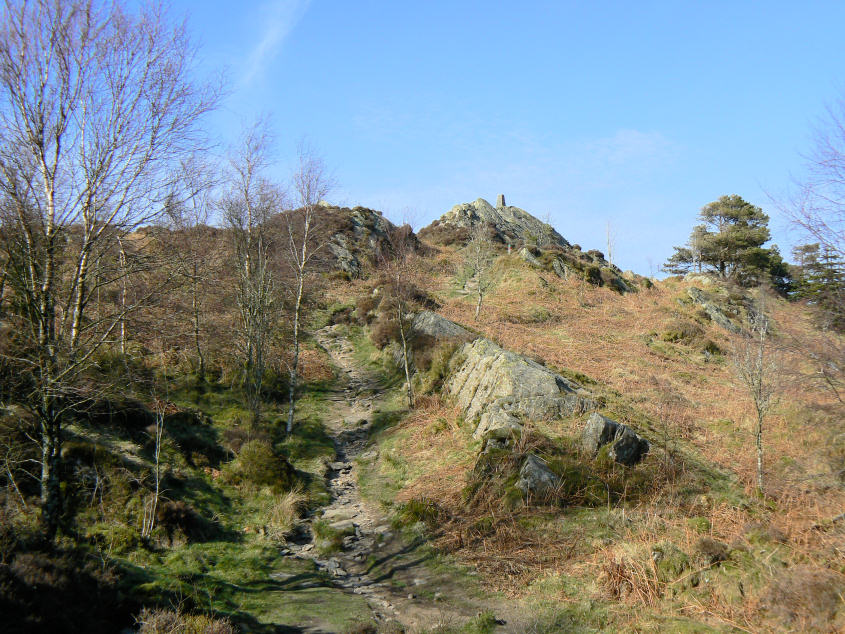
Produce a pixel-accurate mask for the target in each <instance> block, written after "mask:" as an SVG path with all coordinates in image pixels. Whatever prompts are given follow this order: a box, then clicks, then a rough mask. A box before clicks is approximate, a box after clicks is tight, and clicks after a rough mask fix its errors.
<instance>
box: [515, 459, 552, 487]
mask: <svg viewBox="0 0 845 634" xmlns="http://www.w3.org/2000/svg"><path fill="white" fill-rule="evenodd" d="M559 482H560V478H559V477H558V476H557V474H556V473H555V472H554V471H552V470H551V469H549V466H548V465H547V464H546V461H545V460H543V459H542V458H540V457H539V456H535V455H534V454H529V455H528V457H527V458H526V459H525V462H523V463H522V468H521V469H520V470H519V479H518V480H517V481H516V488H517V489H519V490H520V491H522V492H523V493H524V494H526V495H528V494H531V495H535V496H547V495H549V494H550V493H554V491H555V489H556V488H557V486H558V483H559Z"/></svg>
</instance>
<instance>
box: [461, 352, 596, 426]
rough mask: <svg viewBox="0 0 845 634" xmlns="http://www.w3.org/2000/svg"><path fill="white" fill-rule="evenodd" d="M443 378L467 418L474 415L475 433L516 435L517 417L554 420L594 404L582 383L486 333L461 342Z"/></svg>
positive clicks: (518, 418) (590, 408)
mask: <svg viewBox="0 0 845 634" xmlns="http://www.w3.org/2000/svg"><path fill="white" fill-rule="evenodd" d="M456 358H458V359H461V363H460V364H459V365H458V367H456V368H455V369H454V371H453V374H452V376H451V377H450V379H449V380H448V382H447V383H446V390H447V392H448V393H449V394H451V395H452V396H453V397H454V398H455V400H456V401H457V404H458V406H459V407H460V408H461V409H462V410H463V412H464V416H465V417H466V418H467V419H468V420H473V419H475V418H476V417H479V425H478V427H477V428H476V431H475V434H474V436H475V438H479V439H489V438H502V437H513V436H518V435H519V432H520V431H521V428H522V425H521V423H520V418H524V419H528V420H554V419H557V418H563V417H565V416H570V415H572V414H576V413H583V412H585V411H589V410H592V409H595V407H596V403H595V401H593V400H592V399H591V398H590V396H589V392H587V391H586V390H585V389H584V388H583V387H581V386H580V385H578V384H577V383H575V382H574V381H570V380H568V379H566V378H564V377H562V376H561V375H559V374H557V373H556V372H553V371H551V370H549V369H548V368H545V367H543V366H541V365H540V364H539V363H537V362H536V361H532V360H531V359H527V358H525V357H523V356H522V355H520V354H517V353H515V352H511V351H509V350H503V349H502V348H501V347H499V346H497V345H496V344H495V343H493V342H492V341H490V340H489V339H482V338H479V339H476V340H475V341H474V342H472V343H466V344H464V345H463V347H461V348H460V350H459V351H458V352H457V353H456Z"/></svg>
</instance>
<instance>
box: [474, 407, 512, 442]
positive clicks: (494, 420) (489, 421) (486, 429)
mask: <svg viewBox="0 0 845 634" xmlns="http://www.w3.org/2000/svg"><path fill="white" fill-rule="evenodd" d="M521 434H522V425H521V424H520V422H519V419H518V418H517V417H516V416H513V415H512V414H509V413H508V412H506V411H505V410H504V409H502V408H501V407H500V406H496V407H489V408H488V409H487V410H486V411H485V412H484V413H483V414H482V415H481V419H480V420H479V422H478V427H477V428H476V430H475V432H474V433H473V434H472V437H473V438H475V439H477V440H491V439H492V440H505V441H507V440H511V439H512V438H519V436H520V435H521Z"/></svg>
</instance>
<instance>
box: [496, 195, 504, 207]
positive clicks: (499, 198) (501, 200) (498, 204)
mask: <svg viewBox="0 0 845 634" xmlns="http://www.w3.org/2000/svg"><path fill="white" fill-rule="evenodd" d="M504 206H505V195H504V194H499V195H498V196H496V209H502V208H504Z"/></svg>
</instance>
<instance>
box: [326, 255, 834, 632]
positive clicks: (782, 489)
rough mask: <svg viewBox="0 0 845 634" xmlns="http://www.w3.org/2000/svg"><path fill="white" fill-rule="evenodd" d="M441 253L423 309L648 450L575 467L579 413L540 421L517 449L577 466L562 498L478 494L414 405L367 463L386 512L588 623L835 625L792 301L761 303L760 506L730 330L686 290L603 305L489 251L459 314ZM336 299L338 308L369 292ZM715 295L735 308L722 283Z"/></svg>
mask: <svg viewBox="0 0 845 634" xmlns="http://www.w3.org/2000/svg"><path fill="white" fill-rule="evenodd" d="M458 261H459V255H458V253H457V252H455V251H452V250H441V251H440V252H439V253H437V254H435V255H433V256H432V257H431V258H427V259H426V260H425V261H424V263H423V264H422V265H421V267H420V268H421V271H420V274H419V278H418V280H417V283H418V285H419V286H420V287H421V288H423V289H425V290H426V291H428V292H429V293H430V294H431V295H432V296H433V297H435V298H436V300H437V301H438V302H439V303H440V304H441V305H442V307H441V309H440V311H439V312H440V313H441V314H443V315H444V316H446V317H448V318H450V319H452V320H454V321H456V322H458V323H461V324H465V325H471V326H472V327H474V328H475V329H476V330H477V331H479V332H480V333H481V334H482V335H484V336H486V337H488V338H490V339H492V340H494V341H495V342H497V343H498V344H500V345H502V346H503V347H506V348H509V349H511V350H515V351H517V352H520V353H522V354H524V355H526V356H529V357H531V358H533V359H535V360H537V361H539V362H541V363H543V364H545V365H547V366H548V367H552V368H554V369H555V370H557V371H560V372H562V373H564V374H565V375H566V376H569V377H571V378H573V379H575V380H578V381H579V382H581V383H582V384H584V385H585V386H586V387H588V388H589V389H591V390H592V391H593V392H594V393H595V394H596V395H597V396H598V397H599V398H600V400H601V402H602V403H603V408H602V410H603V411H604V412H606V413H607V414H608V415H609V416H611V417H613V418H614V419H616V420H618V421H620V422H623V423H626V424H629V425H631V426H632V427H634V428H635V429H637V430H639V431H641V432H643V433H644V434H645V435H646V437H647V438H649V440H650V441H651V442H652V451H651V453H650V455H649V457H648V458H647V460H646V461H645V462H644V463H642V464H641V465H638V466H637V467H634V468H625V467H621V466H619V465H614V464H612V463H610V464H603V463H602V461H601V457H599V459H598V460H597V461H592V462H591V461H587V460H586V459H584V458H583V457H578V456H576V455H575V454H574V453H573V452H571V451H569V453H567V452H568V449H567V448H571V444H572V443H571V439H572V438H573V437H574V436H575V434H576V433H577V431H578V429H579V426H580V424H581V422H582V421H581V420H580V419H576V418H573V419H569V420H562V421H557V422H554V423H548V424H538V425H536V426H534V427H533V428H530V429H529V430H528V432H527V433H526V434H525V435H524V436H523V440H522V441H521V442H522V446H521V447H517V449H516V451H515V453H516V454H517V455H522V454H523V453H524V452H527V451H528V450H529V449H532V450H533V451H535V452H539V453H540V454H541V455H545V456H548V457H550V458H554V459H558V460H563V461H568V462H566V463H565V464H566V465H567V466H566V468H567V469H571V470H572V471H571V472H570V471H567V473H581V474H582V475H583V474H587V475H585V476H584V478H583V480H582V481H580V482H575V483H574V484H573V485H572V486H571V487H570V490H568V491H567V495H565V496H563V499H564V501H563V502H561V501H560V499H558V501H556V502H555V503H554V504H552V505H543V504H539V503H537V502H536V501H528V503H524V502H523V501H522V500H521V499H520V500H516V499H514V496H513V495H512V492H510V493H509V491H508V490H507V483H506V482H504V481H503V480H502V481H501V482H500V485H501V486H498V488H497V486H494V485H492V484H490V482H495V481H496V477H495V474H493V476H492V477H491V476H490V473H489V472H488V473H486V474H485V476H484V477H483V478H480V477H479V475H478V474H479V462H480V461H482V460H483V457H482V458H479V454H478V450H479V448H480V447H479V444H478V443H477V442H476V443H473V441H472V440H471V433H472V425H471V423H470V422H467V421H463V420H462V418H461V416H460V412H459V411H458V410H457V409H455V408H454V407H452V405H451V404H450V403H449V402H447V401H444V400H443V399H442V398H441V396H439V395H434V396H430V397H428V398H421V399H420V402H419V404H418V405H419V406H418V408H417V409H416V411H414V412H413V413H412V414H411V415H410V416H409V417H408V418H407V419H406V420H405V421H404V423H402V425H401V426H399V427H397V428H394V429H392V430H389V431H388V432H386V433H385V434H383V436H382V438H381V439H380V442H381V458H380V459H379V461H378V463H377V464H376V465H373V466H372V469H374V470H375V471H378V472H380V473H381V474H382V475H386V476H391V475H392V476H393V477H394V478H395V480H396V487H397V488H398V493H397V494H396V495H395V500H394V502H395V503H396V504H397V505H399V506H398V508H402V509H409V508H412V509H416V511H415V512H414V513H412V514H411V515H412V516H413V519H418V520H422V521H424V522H425V523H427V524H428V525H429V530H430V533H431V535H432V536H433V538H434V541H435V544H436V545H437V547H438V548H439V549H441V550H443V551H445V552H449V553H453V554H454V555H456V556H457V557H458V558H459V559H461V560H463V561H465V562H467V563H469V564H472V565H473V566H475V567H477V568H478V569H479V570H480V571H481V572H482V573H483V574H484V578H485V579H486V582H487V583H488V584H489V585H490V586H492V587H495V588H496V589H500V590H504V591H506V592H508V593H509V594H512V595H515V596H522V597H525V598H526V599H532V600H533V599H536V600H541V599H547V600H552V601H554V602H557V604H558V605H560V606H564V608H565V609H566V610H568V611H569V612H570V613H571V614H573V615H575V616H574V617H573V618H575V619H576V621H577V622H579V623H581V624H582V625H584V626H586V627H587V628H588V629H589V628H592V627H594V628H599V629H601V628H605V627H607V628H610V629H616V628H618V627H623V625H624V626H626V627H630V628H632V629H639V628H646V629H648V628H661V629H665V628H669V629H685V628H689V629H693V630H696V631H698V630H697V628H700V627H701V626H702V625H704V624H706V625H707V626H710V627H715V628H717V629H728V630H730V629H737V630H741V631H781V630H784V629H785V630H794V631H801V630H806V629H812V630H818V631H837V630H841V628H843V627H845V614H843V612H845V610H843V609H842V605H843V588H845V576H843V572H845V560H843V548H845V526H843V525H845V521H841V520H839V519H834V518H836V517H837V516H839V515H840V513H842V511H843V510H845V489H843V467H845V463H843V455H845V442H843V437H845V436H843V433H845V429H843V415H842V414H843V408H842V403H841V401H839V400H838V396H837V394H836V393H835V392H834V391H833V390H831V389H830V386H829V385H828V384H826V382H825V380H824V377H823V376H820V375H819V372H818V371H817V368H815V367H814V366H813V363H812V361H811V360H808V358H807V355H806V354H805V352H806V348H807V347H808V346H810V345H813V346H825V345H831V344H830V341H831V340H830V338H831V337H834V336H835V335H832V334H830V333H822V332H819V331H817V330H816V329H815V328H814V326H813V325H812V321H811V320H810V318H809V316H808V312H807V309H806V307H804V306H801V305H797V304H789V303H787V302H785V301H783V300H780V299H774V298H772V299H771V300H770V301H769V303H768V306H769V309H770V312H771V316H772V319H773V323H774V341H775V343H776V345H777V346H778V347H779V348H780V353H781V358H782V359H783V363H782V382H781V388H780V390H779V394H778V402H777V405H776V407H775V408H774V410H773V412H772V414H771V417H770V420H769V421H768V423H767V425H768V427H767V429H766V432H765V433H766V435H765V441H764V443H765V467H766V478H767V480H766V496H765V499H760V498H759V497H758V496H756V495H755V456H754V439H753V431H752V419H753V415H752V414H753V413H752V405H751V403H750V401H749V399H748V397H747V395H746V393H745V392H744V391H743V388H742V386H741V384H740V382H739V381H738V380H737V378H736V375H735V373H734V371H733V370H732V368H731V364H730V363H729V360H728V356H729V351H730V350H731V346H732V342H731V339H730V337H731V335H729V334H728V333H727V332H726V331H724V330H722V329H720V328H719V326H717V325H715V324H714V323H712V322H711V321H710V319H709V318H708V317H707V316H706V314H705V313H704V311H703V310H701V309H700V308H699V307H698V306H697V305H696V304H694V303H693V302H691V301H690V300H689V298H688V296H687V293H686V290H687V287H688V286H689V284H688V283H686V282H683V281H680V280H674V279H672V280H666V281H663V282H661V283H658V284H657V285H656V286H655V288H653V289H648V290H640V291H639V292H638V293H634V294H628V295H620V294H618V293H616V292H614V291H612V290H610V289H607V288H597V287H593V286H590V285H588V284H586V283H584V282H583V281H581V280H576V279H571V280H567V281H564V280H561V279H559V278H557V277H556V276H554V275H553V274H551V273H544V272H540V271H537V270H534V269H531V268H530V267H529V266H527V265H525V264H524V263H522V262H520V261H519V260H518V259H517V258H516V257H510V256H502V257H500V258H499V260H498V262H497V265H496V276H497V283H496V285H495V287H494V288H493V290H492V291H491V292H490V294H489V295H488V296H487V297H486V298H485V302H486V303H485V306H484V309H483V310H482V311H481V315H480V319H479V320H478V321H474V320H473V316H474V315H473V313H474V308H475V306H474V303H473V301H472V296H467V295H466V294H463V293H461V292H459V291H458V290H457V288H456V285H455V275H454V274H455V271H456V270H457V268H458ZM334 291H336V292H339V293H340V294H339V295H338V297H339V298H340V299H341V300H344V301H350V300H353V299H354V298H353V297H352V296H351V295H350V293H361V292H362V291H363V292H364V293H366V292H369V287H367V286H365V285H363V284H362V285H361V286H357V285H353V286H351V287H350V286H349V285H348V284H347V285H344V286H343V287H342V289H341V287H340V286H338V287H337V288H335V289H334ZM720 292H721V294H722V295H723V296H724V298H723V299H724V301H725V303H726V304H725V305H726V306H729V307H730V306H741V302H740V297H739V295H738V291H731V290H723V291H720ZM738 312H741V309H738ZM799 341H800V342H802V344H801V345H796V342H799ZM826 342H828V343H827V344H826ZM834 343H835V344H836V345H840V346H841V341H839V340H838V339H837V340H836V341H835V342H834ZM544 452H545V453H544ZM579 461H580V462H579ZM579 470H580V471H579ZM596 477H597V478H598V480H599V481H600V484H601V485H602V486H598V485H597V484H596ZM485 478H486V479H485ZM479 480H484V481H485V483H486V484H483V485H479V484H478V481H479ZM603 488H606V490H607V493H608V495H604V497H602V495H601V493H602V490H603ZM402 505H404V506H402ZM573 622H575V621H573Z"/></svg>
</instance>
